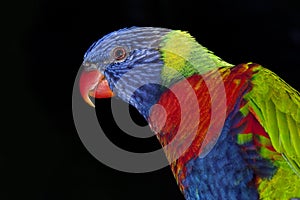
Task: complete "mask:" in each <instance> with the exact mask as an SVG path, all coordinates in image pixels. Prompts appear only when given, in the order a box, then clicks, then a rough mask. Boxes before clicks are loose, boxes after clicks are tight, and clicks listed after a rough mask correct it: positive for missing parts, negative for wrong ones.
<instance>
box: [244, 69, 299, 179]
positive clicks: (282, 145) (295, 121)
mask: <svg viewBox="0 0 300 200" xmlns="http://www.w3.org/2000/svg"><path fill="white" fill-rule="evenodd" d="M252 83H253V88H252V90H251V92H249V93H248V95H247V96H246V97H245V99H247V100H248V101H249V103H250V107H251V112H253V114H254V115H255V116H256V118H257V120H258V121H259V122H260V124H261V125H262V126H263V127H264V129H265V131H266V132H267V133H268V134H269V137H270V140H271V143H272V145H273V147H274V149H275V150H276V151H277V152H279V153H281V154H282V156H283V157H284V158H285V159H286V160H287V162H288V163H289V165H290V166H291V167H292V169H293V170H294V171H295V173H297V174H298V175H299V176H300V95H299V92H298V91H297V90H295V89H294V88H292V87H291V86H290V85H288V84H287V83H286V82H285V81H283V80H282V79H281V78H280V77H279V76H277V75H276V74H275V73H273V72H271V71H270V70H268V69H266V68H263V67H261V66H260V67H258V68H257V69H256V73H255V74H254V75H253V79H252Z"/></svg>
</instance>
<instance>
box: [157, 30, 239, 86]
mask: <svg viewBox="0 0 300 200" xmlns="http://www.w3.org/2000/svg"><path fill="white" fill-rule="evenodd" d="M160 45H161V47H160V50H161V53H162V59H163V61H164V67H163V68H162V73H161V76H162V80H163V85H164V86H167V87H168V86H170V85H172V84H173V83H174V82H177V81H178V80H180V79H182V78H184V77H190V76H191V75H193V74H200V75H202V74H205V73H207V72H209V71H211V70H214V69H217V68H219V67H225V66H228V67H231V66H233V65H231V64H229V63H227V62H225V61H223V60H222V59H220V58H219V57H217V56H215V55H214V54H213V53H212V52H211V51H209V50H208V49H206V48H205V47H203V46H202V45H200V44H199V43H198V42H197V41H196V40H195V38H193V37H192V36H191V35H190V34H189V33H187V32H183V31H178V30H176V31H171V32H170V33H168V34H167V35H166V36H165V37H164V39H163V40H162V42H161V44H160Z"/></svg>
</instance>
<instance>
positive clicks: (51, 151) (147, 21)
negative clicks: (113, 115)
mask: <svg viewBox="0 0 300 200" xmlns="http://www.w3.org/2000/svg"><path fill="white" fill-rule="evenodd" d="M1 14H2V16H1V19H2V20H3V25H2V28H1V29H2V30H1V32H2V39H3V42H2V49H3V50H4V51H3V53H2V56H3V57H2V61H3V62H2V65H3V66H2V72H1V82H2V87H1V88H2V91H1V92H2V102H3V103H2V105H3V106H2V115H3V118H4V120H2V121H3V122H2V124H3V129H2V131H1V136H2V139H1V143H2V145H1V157H0V165H1V168H2V170H1V171H2V172H3V176H2V177H5V179H4V178H0V180H1V182H2V181H3V182H4V185H5V187H2V188H1V189H0V190H1V191H2V192H1V193H0V199H16V198H17V197H22V198H29V199H182V195H181V193H180V192H179V190H178V189H177V186H176V183H175V180H174V178H173V177H172V174H171V172H170V170H169V168H168V167H166V168H164V169H162V170H159V171H156V172H151V173H146V174H129V173H124V172H119V171H116V170H114V169H111V168H109V167H106V166H105V165H103V164H101V163H100V162H98V161H97V160H96V159H95V158H94V157H93V156H91V155H90V154H89V153H88V152H87V150H86V149H85V147H84V146H83V144H82V143H81V141H80V139H79V137H78V135H77V132H76V129H75V126H74V124H73V118H72V107H71V103H72V88H73V83H74V79H75V76H76V74H77V71H78V69H79V66H80V64H81V62H82V58H83V55H84V53H85V51H86V50H87V48H88V47H89V46H90V45H91V44H92V43H93V42H94V41H95V40H97V39H99V38H100V37H102V36H103V35H105V34H107V33H109V32H111V31H114V30H117V29H120V28H124V27H131V26H133V25H135V26H158V27H167V28H171V29H181V30H187V31H189V32H190V33H191V34H192V35H193V36H195V37H196V38H197V40H198V41H199V42H200V43H201V44H202V45H204V46H206V47H208V48H209V49H210V50H212V51H213V52H215V54H216V55H218V56H220V57H221V58H223V59H224V60H226V61H228V62H230V63H233V64H238V63H242V62H248V61H252V62H257V63H260V64H262V65H263V66H265V67H267V68H269V69H271V70H273V71H274V72H275V73H277V74H278V75H279V76H281V77H282V78H283V79H284V80H286V81H287V82H288V83H289V84H290V85H292V86H293V87H295V88H296V89H297V90H299V89H300V87H299V81H298V77H299V75H298V68H299V67H300V4H299V1H297V0H294V1H291V0H290V1H271V0H263V1H262V0H251V1H250V0H245V1H238V0H227V1H221V0H215V1H213V0H212V1H189V0H186V1H171V0H161V1H158V0H152V1H140V0H123V1H118V0H114V1H100V0H99V1H91V0H85V1H71V0H66V1H62V0H61V1H58V0H51V1H50V0H48V1H46V0H35V1H33V0H27V1H11V2H7V3H6V5H5V6H4V7H3V11H2V12H1ZM96 103H97V112H98V113H101V114H100V115H101V117H100V118H102V120H104V121H105V124H106V126H108V127H109V126H111V135H112V136H109V137H110V138H111V139H112V140H114V142H115V143H117V144H118V145H120V146H124V147H126V148H132V150H134V151H145V149H143V148H146V149H147V148H150V146H151V145H154V146H156V147H157V143H156V142H155V141H154V140H153V138H152V139H149V140H147V141H146V142H145V141H143V142H142V141H140V143H139V141H136V140H131V139H130V138H128V137H126V136H124V135H122V133H119V132H118V130H117V128H116V127H113V122H111V121H110V117H109V115H110V113H109V110H107V109H106V107H107V106H106V105H109V100H102V101H97V102H96ZM102 105H104V106H102ZM103 116H107V118H106V117H103ZM137 120H139V119H137ZM140 123H143V122H140ZM119 136H120V137H119ZM118 138H122V139H121V140H120V139H119V140H118ZM141 144H142V145H141ZM141 146H142V147H143V148H142V147H141ZM3 167H4V168H3Z"/></svg>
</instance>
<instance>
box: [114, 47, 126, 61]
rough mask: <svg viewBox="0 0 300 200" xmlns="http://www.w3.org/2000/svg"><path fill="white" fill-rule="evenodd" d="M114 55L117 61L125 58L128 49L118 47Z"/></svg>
mask: <svg viewBox="0 0 300 200" xmlns="http://www.w3.org/2000/svg"><path fill="white" fill-rule="evenodd" d="M112 55H113V57H114V59H115V60H117V61H120V60H123V59H124V58H125V57H126V50H125V49H124V48H123V47H116V48H115V49H114V50H113V53H112Z"/></svg>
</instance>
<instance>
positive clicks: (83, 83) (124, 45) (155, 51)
mask: <svg viewBox="0 0 300 200" xmlns="http://www.w3.org/2000/svg"><path fill="white" fill-rule="evenodd" d="M170 31H171V30H170V29H165V28H153V27H132V28H128V29H121V30H118V31H115V32H112V33H110V34H108V35H106V36H104V37H103V38H101V39H100V40H98V41H97V42H95V43H94V44H93V45H92V46H91V47H90V48H89V50H88V51H87V52H86V54H85V56H84V61H83V64H82V66H83V74H82V76H81V80H80V90H81V94H82V96H83V98H84V99H85V100H86V101H87V102H88V103H90V104H92V103H91V101H90V100H89V98H88V94H90V95H91V96H94V97H96V98H105V97H110V96H112V95H115V96H117V97H119V98H121V99H122V100H124V101H125V102H128V103H130V104H131V105H133V106H134V107H136V108H137V109H138V110H139V112H140V113H141V114H142V115H143V116H144V117H145V118H147V117H148V112H149V108H150V107H151V106H152V105H153V104H154V103H155V102H156V101H157V99H158V97H159V96H160V93H161V92H162V87H161V85H160V83H161V69H162V67H163V61H162V56H161V52H160V50H159V49H160V45H161V42H162V40H163V37H164V36H165V35H166V34H168V33H169V32H170ZM108 90H111V91H112V92H108Z"/></svg>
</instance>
